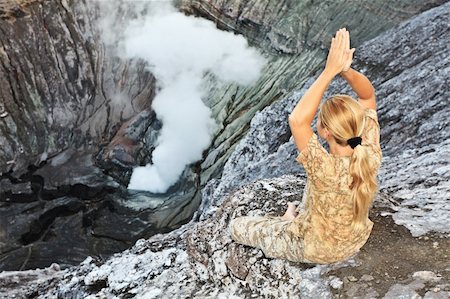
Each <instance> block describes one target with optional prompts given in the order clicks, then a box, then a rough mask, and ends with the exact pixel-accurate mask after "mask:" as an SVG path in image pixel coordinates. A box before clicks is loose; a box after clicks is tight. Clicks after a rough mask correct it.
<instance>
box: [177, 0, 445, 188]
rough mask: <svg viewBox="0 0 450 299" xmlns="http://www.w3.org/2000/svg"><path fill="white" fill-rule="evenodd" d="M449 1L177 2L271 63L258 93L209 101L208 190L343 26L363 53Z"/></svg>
mask: <svg viewBox="0 0 450 299" xmlns="http://www.w3.org/2000/svg"><path fill="white" fill-rule="evenodd" d="M444 2H445V1H427V2H424V1H405V2H401V1H382V2H379V1H378V2H371V3H370V4H369V3H363V2H358V1H356V2H355V1H350V2H349V1H333V2H323V1H322V2H320V1H319V2H317V3H316V2H314V3H312V2H309V1H269V0H263V1H261V0H251V1H240V0H226V1H224V0H212V1H209V0H208V1H206V0H200V1H192V0H178V1H176V3H177V6H178V7H179V8H180V9H181V10H183V11H186V13H189V14H195V15H199V16H202V17H205V18H208V19H210V20H212V21H214V22H215V23H216V24H217V26H218V27H219V28H222V29H225V30H232V31H235V32H236V33H240V34H243V35H244V36H245V37H246V38H247V39H248V40H249V43H250V44H251V45H256V46H257V47H258V48H261V49H262V50H263V51H264V52H265V53H266V55H267V59H268V60H269V62H268V64H267V67H266V69H265V70H264V72H263V74H262V76H261V78H260V80H259V81H258V82H257V83H256V85H255V86H254V87H251V88H242V87H238V86H231V87H230V86H226V87H225V88H223V89H220V88H214V87H211V91H210V96H209V97H208V99H207V101H208V102H209V106H210V107H213V108H212V110H213V115H214V117H215V118H216V120H217V121H218V123H219V131H218V133H217V136H215V138H214V140H213V144H212V145H211V146H210V148H209V150H208V153H207V156H206V158H205V159H204V160H203V161H202V164H201V167H202V173H201V183H202V186H204V185H206V183H207V182H208V181H209V180H211V179H215V178H218V177H220V176H221V174H222V169H223V167H224V165H225V163H226V161H227V160H228V158H229V157H230V156H231V154H232V152H233V150H234V147H235V145H236V142H237V141H238V140H240V139H241V138H243V134H244V133H246V132H247V130H248V123H249V122H250V120H251V119H252V118H253V116H254V115H255V113H256V112H258V111H260V110H262V109H263V108H264V107H266V106H268V105H270V104H271V103H273V102H275V101H277V100H279V99H280V98H283V97H285V96H286V95H287V94H289V93H290V92H291V91H292V90H295V89H297V88H298V87H299V86H302V85H303V84H304V83H305V81H306V79H307V78H309V77H310V76H311V75H313V74H314V73H315V72H316V70H317V67H318V66H319V65H322V63H324V61H325V58H326V54H327V50H326V49H328V48H329V43H330V40H331V37H332V35H333V34H334V33H335V32H336V30H337V29H338V28H340V27H342V26H346V28H347V29H348V30H349V31H350V33H351V39H352V40H351V43H352V47H358V46H359V45H361V43H363V42H364V41H366V40H369V39H371V38H373V37H375V36H377V35H378V34H380V33H381V32H383V31H385V30H387V29H389V28H391V27H392V26H394V25H395V24H398V23H399V22H401V21H403V20H406V19H407V18H409V17H411V16H412V15H414V14H417V13H419V12H421V11H424V10H426V9H428V8H431V7H434V6H436V5H439V4H441V3H444ZM211 86H214V82H212V83H211Z"/></svg>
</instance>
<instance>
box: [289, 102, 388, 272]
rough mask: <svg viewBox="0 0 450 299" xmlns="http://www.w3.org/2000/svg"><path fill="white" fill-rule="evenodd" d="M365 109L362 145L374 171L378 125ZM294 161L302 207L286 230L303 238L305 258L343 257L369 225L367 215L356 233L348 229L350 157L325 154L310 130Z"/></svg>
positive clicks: (378, 152)
mask: <svg viewBox="0 0 450 299" xmlns="http://www.w3.org/2000/svg"><path fill="white" fill-rule="evenodd" d="M365 112H366V114H365V126H364V133H363V136H362V145H367V146H368V148H369V157H370V158H369V159H370V164H371V165H372V167H373V168H374V169H375V171H376V172H378V169H379V167H380V165H381V159H382V153H381V148H380V126H379V124H378V117H377V113H376V111H375V110H374V109H366V110H365ZM296 160H297V161H298V162H299V163H301V164H303V167H304V168H305V171H306V174H307V183H306V186H305V191H304V193H303V202H304V203H305V206H304V209H303V210H301V211H300V213H299V215H298V216H297V217H296V218H295V219H294V220H293V221H292V222H291V223H290V224H289V226H288V231H290V232H291V233H292V234H293V235H295V236H298V237H300V238H303V239H304V244H305V249H304V250H305V252H304V257H305V259H307V260H309V261H311V262H315V263H323V264H326V263H333V262H337V261H342V260H345V259H346V258H348V257H349V256H351V255H353V254H354V253H355V252H357V251H358V250H359V249H360V248H361V247H362V246H363V245H364V244H365V243H366V241H367V239H368V238H369V235H370V232H371V231H372V226H373V222H372V221H370V219H369V218H367V220H366V224H365V229H363V230H362V231H361V232H360V233H358V234H357V233H355V232H354V231H353V230H352V228H351V221H352V217H353V203H352V202H351V196H350V195H351V191H350V188H349V184H350V183H351V180H352V177H351V176H350V174H349V170H348V169H349V164H350V157H349V156H336V155H333V154H330V153H328V152H327V151H326V149H325V148H324V147H323V146H322V145H321V144H320V143H319V141H318V139H317V135H316V134H315V133H313V135H312V136H311V138H310V140H309V141H308V144H307V146H306V148H305V149H304V150H303V151H302V152H301V153H299V155H298V156H297V158H296Z"/></svg>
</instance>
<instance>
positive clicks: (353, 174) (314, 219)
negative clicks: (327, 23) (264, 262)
mask: <svg viewBox="0 0 450 299" xmlns="http://www.w3.org/2000/svg"><path fill="white" fill-rule="evenodd" d="M354 51H355V49H354V48H353V49H350V36H349V32H348V31H347V30H346V29H345V28H342V29H340V30H338V31H337V33H336V35H335V37H333V38H332V41H331V46H330V51H329V53H328V57H327V61H326V65H325V69H324V70H323V72H322V73H321V74H320V75H319V77H318V78H317V79H316V81H315V82H314V83H313V84H312V85H311V87H310V88H309V89H308V90H307V91H306V92H305V94H304V95H303V97H302V98H301V99H300V101H299V102H298V104H297V105H296V106H295V108H294V110H293V111H292V112H291V114H290V116H289V125H290V128H291V132H292V135H293V137H294V141H295V144H296V146H297V148H298V150H299V151H300V153H299V155H298V156H297V158H296V160H297V161H298V162H299V163H301V164H303V167H304V168H305V171H306V174H307V183H306V187H305V191H304V195H303V200H304V201H305V202H304V203H305V206H304V209H302V210H300V209H299V208H297V207H296V206H295V205H293V204H291V203H290V204H288V208H287V210H286V212H285V213H284V215H283V216H279V217H274V216H269V215H267V216H243V217H238V218H235V219H233V220H232V221H231V223H230V232H231V237H232V238H233V239H234V240H235V241H236V242H238V243H241V244H245V245H249V246H253V247H258V248H260V249H261V250H262V251H263V252H264V253H265V255H266V256H267V257H273V258H282V259H287V260H290V261H296V262H304V263H319V264H327V263H333V262H338V261H342V260H345V259H347V258H349V257H350V256H352V255H354V254H355V253H356V252H357V251H359V249H360V248H361V247H362V246H363V245H364V244H365V243H366V241H367V239H368V238H369V235H370V232H371V230H372V226H373V222H372V221H371V220H370V219H369V217H368V213H369V209H370V207H371V205H372V202H373V199H374V197H375V194H376V192H377V180H376V176H377V173H378V169H379V167H380V164H381V158H382V153H381V148H380V128H379V124H378V118H377V113H376V100H375V91H374V88H373V86H372V84H371V83H370V82H369V80H368V79H367V78H366V77H365V76H364V75H362V74H361V73H359V72H357V71H355V70H353V69H352V68H351V67H350V65H351V62H352V57H353V53H354ZM337 75H341V76H342V77H343V78H345V79H346V80H347V82H348V83H349V84H350V86H351V87H352V88H353V90H354V91H355V92H356V94H357V95H358V98H359V99H358V100H354V99H353V98H352V97H350V96H348V95H343V94H337V95H333V96H331V97H330V98H329V99H327V100H326V101H324V102H323V103H322V104H321V105H320V109H319V113H318V121H317V132H318V134H319V136H320V137H321V138H322V139H324V140H326V142H327V143H328V145H329V149H330V152H328V151H327V150H326V149H325V148H324V147H323V146H322V145H321V144H320V143H319V141H318V137H317V135H316V134H315V133H314V132H313V130H312V128H311V124H312V121H313V119H314V116H315V114H316V112H317V109H318V108H319V104H320V101H321V99H322V96H323V94H324V92H325V90H326V88H327V87H328V85H329V83H330V82H331V80H332V79H333V78H334V77H335V76H337Z"/></svg>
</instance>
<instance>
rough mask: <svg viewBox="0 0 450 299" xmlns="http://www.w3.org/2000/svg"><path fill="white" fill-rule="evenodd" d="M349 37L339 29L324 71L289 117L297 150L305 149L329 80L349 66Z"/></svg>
mask: <svg viewBox="0 0 450 299" xmlns="http://www.w3.org/2000/svg"><path fill="white" fill-rule="evenodd" d="M349 45H350V35H349V33H348V31H347V30H346V29H345V28H342V29H339V30H338V31H337V32H336V36H335V37H334V38H332V40H331V46H330V51H329V53H328V57H327V62H326V65H325V69H324V70H323V71H322V73H321V74H320V75H319V77H318V78H317V79H316V81H314V83H313V84H312V85H311V87H310V88H309V89H308V90H307V91H306V92H305V94H304V95H303V96H302V98H301V99H300V101H299V102H298V103H297V105H296V106H295V108H294V110H292V112H291V114H290V115H289V126H290V128H291V133H292V135H293V136H294V141H295V144H296V145H297V148H298V149H299V150H300V151H302V150H303V149H305V148H306V146H307V144H308V141H309V139H310V138H311V136H312V134H313V131H312V128H311V123H312V121H313V119H314V116H315V115H316V112H317V109H318V107H319V104H320V101H321V99H322V97H323V94H324V92H325V90H326V89H327V87H328V85H329V84H330V82H331V80H333V78H334V77H335V76H336V75H337V74H339V73H340V72H342V71H343V70H345V69H346V68H348V67H349V66H350V63H349V61H350V62H351V57H352V54H353V52H354V51H355V49H350V48H349Z"/></svg>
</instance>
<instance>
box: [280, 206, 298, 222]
mask: <svg viewBox="0 0 450 299" xmlns="http://www.w3.org/2000/svg"><path fill="white" fill-rule="evenodd" d="M295 209H296V205H295V204H293V203H292V202H289V203H288V207H287V210H286V212H285V213H284V215H283V216H281V219H283V220H287V221H291V220H294V218H295V217H297V215H298V213H297V212H296V211H295Z"/></svg>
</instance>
